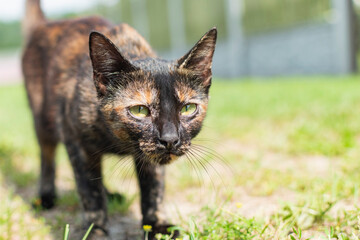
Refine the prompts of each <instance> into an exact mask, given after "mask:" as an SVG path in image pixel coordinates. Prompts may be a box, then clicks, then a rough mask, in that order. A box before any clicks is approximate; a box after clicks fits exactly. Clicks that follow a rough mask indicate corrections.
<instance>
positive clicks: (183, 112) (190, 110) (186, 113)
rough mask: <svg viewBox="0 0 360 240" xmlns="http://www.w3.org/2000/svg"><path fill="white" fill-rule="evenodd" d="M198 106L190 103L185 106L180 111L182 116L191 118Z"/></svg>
mask: <svg viewBox="0 0 360 240" xmlns="http://www.w3.org/2000/svg"><path fill="white" fill-rule="evenodd" d="M196 108H197V106H196V104H195V103H189V104H186V105H185V106H183V108H182V109H181V111H180V114H181V115H183V116H189V115H191V114H193V113H194V112H195V111H196Z"/></svg>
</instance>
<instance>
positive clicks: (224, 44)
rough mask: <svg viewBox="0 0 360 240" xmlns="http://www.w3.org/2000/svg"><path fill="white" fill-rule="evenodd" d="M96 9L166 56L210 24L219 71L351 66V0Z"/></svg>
mask: <svg viewBox="0 0 360 240" xmlns="http://www.w3.org/2000/svg"><path fill="white" fill-rule="evenodd" d="M98 12H100V13H101V14H102V15H104V16H107V17H108V18H111V19H112V20H113V21H115V22H127V23H129V24H131V25H132V26H134V27H135V28H136V29H137V30H138V31H139V32H140V33H141V34H142V35H144V36H145V37H146V38H147V39H148V40H149V41H150V43H151V45H152V46H154V47H155V48H156V49H157V50H158V51H159V52H160V55H162V56H165V57H171V58H176V57H179V56H180V55H181V54H184V52H185V51H186V50H188V49H189V48H190V47H191V45H192V44H194V43H195V42H196V41H197V40H198V39H199V38H200V37H201V35H202V34H203V33H205V32H206V31H207V30H208V29H210V28H211V27H213V26H217V27H218V30H219V41H218V47H217V50H216V54H215V63H214V74H215V75H218V76H224V77H235V76H256V75H264V76H269V75H289V74H338V73H351V72H353V71H355V67H356V64H355V63H356V62H355V51H356V50H355V48H354V46H355V45H354V32H353V31H352V30H353V25H352V24H353V21H352V19H351V17H352V16H351V15H352V9H351V0H196V1H195V0H182V1H181V0H156V1H151V0H117V1H114V3H113V4H112V5H111V6H110V7H109V6H105V5H99V7H98Z"/></svg>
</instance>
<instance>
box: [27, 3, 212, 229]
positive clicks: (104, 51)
mask: <svg viewBox="0 0 360 240" xmlns="http://www.w3.org/2000/svg"><path fill="white" fill-rule="evenodd" d="M27 20H29V21H27ZM30 20H31V21H30ZM25 22H26V23H27V24H25V27H24V31H25V36H26V42H27V44H26V47H25V50H24V54H23V60H22V63H23V65H22V66H23V73H24V78H25V85H26V90H27V93H28V98H29V102H30V106H31V109H32V112H33V116H34V124H35V129H36V134H37V137H38V142H39V146H40V150H41V179H40V190H39V195H40V198H41V203H42V206H43V207H44V208H51V207H52V206H53V205H54V201H55V198H56V193H55V182H54V178H55V164H54V153H55V148H56V145H57V144H58V142H63V143H64V144H65V146H66V149H67V152H68V155H69V158H70V161H71V164H72V166H73V170H74V174H75V179H76V183H77V189H78V193H79V195H80V199H81V205H82V207H83V210H84V225H85V227H87V226H88V225H89V224H91V223H92V222H94V223H95V229H96V231H97V232H98V233H102V234H105V235H106V234H107V226H106V223H107V215H106V197H105V195H106V190H105V188H104V186H103V184H102V181H101V164H100V161H101V158H102V156H103V154H106V153H115V154H119V155H123V154H131V155H133V157H134V161H135V166H136V171H137V173H138V178H139V185H140V190H141V209H142V214H143V224H149V225H152V226H153V228H154V229H153V230H154V231H153V232H152V233H156V232H160V231H164V229H166V227H167V226H168V224H167V223H166V219H165V217H164V214H163V207H162V199H163V195H164V174H165V172H164V164H168V163H170V162H172V161H174V160H175V159H176V158H177V157H178V156H181V155H183V154H184V153H185V152H186V151H187V150H188V149H189V147H190V146H191V139H192V138H193V137H195V136H196V135H197V134H198V133H199V131H200V129H201V125H202V121H203V119H204V117H205V114H206V109H207V104H208V92H209V88H210V85H211V62H212V57H213V53H214V48H215V41H216V29H212V30H210V31H209V32H208V33H206V34H205V35H204V36H203V37H202V38H201V39H200V41H199V42H198V43H197V44H196V45H195V46H194V47H193V48H192V49H191V50H190V51H189V52H188V53H187V54H186V55H185V56H183V57H182V58H180V59H179V60H177V61H166V60H162V59H159V58H158V57H157V56H156V54H155V53H154V51H153V50H152V49H151V47H150V46H149V45H148V43H147V42H146V41H145V40H144V39H143V38H142V37H141V36H140V35H139V34H138V33H137V32H136V31H135V30H134V29H133V28H131V27H130V26H128V25H126V24H121V25H118V26H114V25H112V24H111V23H109V22H108V21H106V20H104V19H102V18H98V17H90V18H82V19H74V20H67V21H56V22H55V21H54V22H51V21H47V20H45V18H44V16H43V14H42V12H41V9H40V5H39V0H28V1H27V11H26V18H25ZM100 32H101V33H100ZM110 39H111V40H110ZM89 46H90V48H89ZM189 103H194V104H196V105H197V109H196V112H195V113H194V114H191V115H189V116H182V115H181V114H180V111H181V109H182V107H183V106H184V105H185V104H189ZM137 105H143V106H146V107H147V108H148V109H149V111H150V114H149V116H147V117H144V118H137V117H135V116H133V115H132V114H131V113H130V111H129V108H130V107H132V106H137Z"/></svg>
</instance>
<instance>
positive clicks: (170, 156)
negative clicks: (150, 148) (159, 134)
mask: <svg viewBox="0 0 360 240" xmlns="http://www.w3.org/2000/svg"><path fill="white" fill-rule="evenodd" d="M180 156H181V155H180ZM180 156H179V155H176V154H174V153H171V152H168V153H165V154H163V157H162V158H160V159H159V161H158V163H159V164H160V165H165V164H169V163H172V162H174V161H175V160H176V159H178V158H179V157H180Z"/></svg>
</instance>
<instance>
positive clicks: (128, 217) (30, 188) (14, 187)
mask: <svg viewBox="0 0 360 240" xmlns="http://www.w3.org/2000/svg"><path fill="white" fill-rule="evenodd" d="M28 161H31V162H32V163H30V164H28V163H29V162H28ZM37 164H39V160H37V159H36V157H34V156H31V154H30V155H29V154H27V153H24V152H22V151H21V150H19V149H15V148H14V147H12V146H10V145H9V144H6V143H4V142H1V141H0V184H1V185H3V187H4V192H3V193H2V194H0V195H2V199H3V198H4V199H3V201H4V202H5V201H6V200H8V201H7V202H9V203H11V202H13V201H14V199H17V200H18V201H19V204H20V205H21V212H18V211H19V208H18V207H13V206H11V204H9V205H6V204H5V205H4V206H3V209H0V213H1V212H2V211H3V212H4V214H2V213H1V214H0V215H4V216H5V215H6V216H7V217H3V218H0V222H2V223H3V226H4V228H5V229H8V230H9V231H7V232H9V233H10V232H12V230H11V229H12V228H15V229H19V228H20V230H18V231H19V233H18V235H19V236H20V238H21V239H32V237H35V238H37V237H39V238H40V239H62V237H63V231H64V228H65V225H66V224H69V225H70V238H69V239H81V236H83V233H84V232H83V228H82V218H81V207H80V205H79V199H78V196H77V193H76V191H75V190H71V191H63V190H61V189H60V191H58V192H60V193H61V194H58V197H59V198H58V200H57V204H56V206H55V207H54V208H53V209H51V210H40V209H34V208H32V204H33V203H34V201H35V200H36V197H37V192H38V189H37V185H38V184H37V179H38V172H39V170H38V168H37V167H35V166H37ZM28 165H29V166H30V167H29V166H28ZM1 185H0V186H1ZM134 199H135V197H129V198H123V199H122V200H121V201H120V200H119V199H113V200H111V201H110V202H109V207H108V211H109V216H110V217H109V227H110V235H111V237H113V238H114V239H127V238H128V237H129V236H132V238H131V239H137V238H139V236H140V235H139V231H137V229H140V225H139V224H138V221H137V220H135V218H134V217H133V216H132V214H131V213H129V208H130V206H131V204H132V203H133V201H134ZM13 212H18V214H17V215H25V214H26V215H29V216H31V219H36V220H39V221H38V222H37V223H36V225H35V226H34V225H32V226H31V225H28V224H27V223H23V225H21V226H16V225H19V222H18V220H17V219H16V217H14V214H12V213H13ZM5 213H6V214H5ZM10 213H11V214H10ZM119 215H120V216H119ZM30 221H32V222H33V220H30ZM21 231H23V232H26V234H25V235H26V236H25V235H24V233H21ZM15 235H16V233H15ZM12 236H14V235H12ZM1 237H5V239H6V238H9V234H7V235H5V236H2V234H0V238H1ZM139 239H140V238H139Z"/></svg>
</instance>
